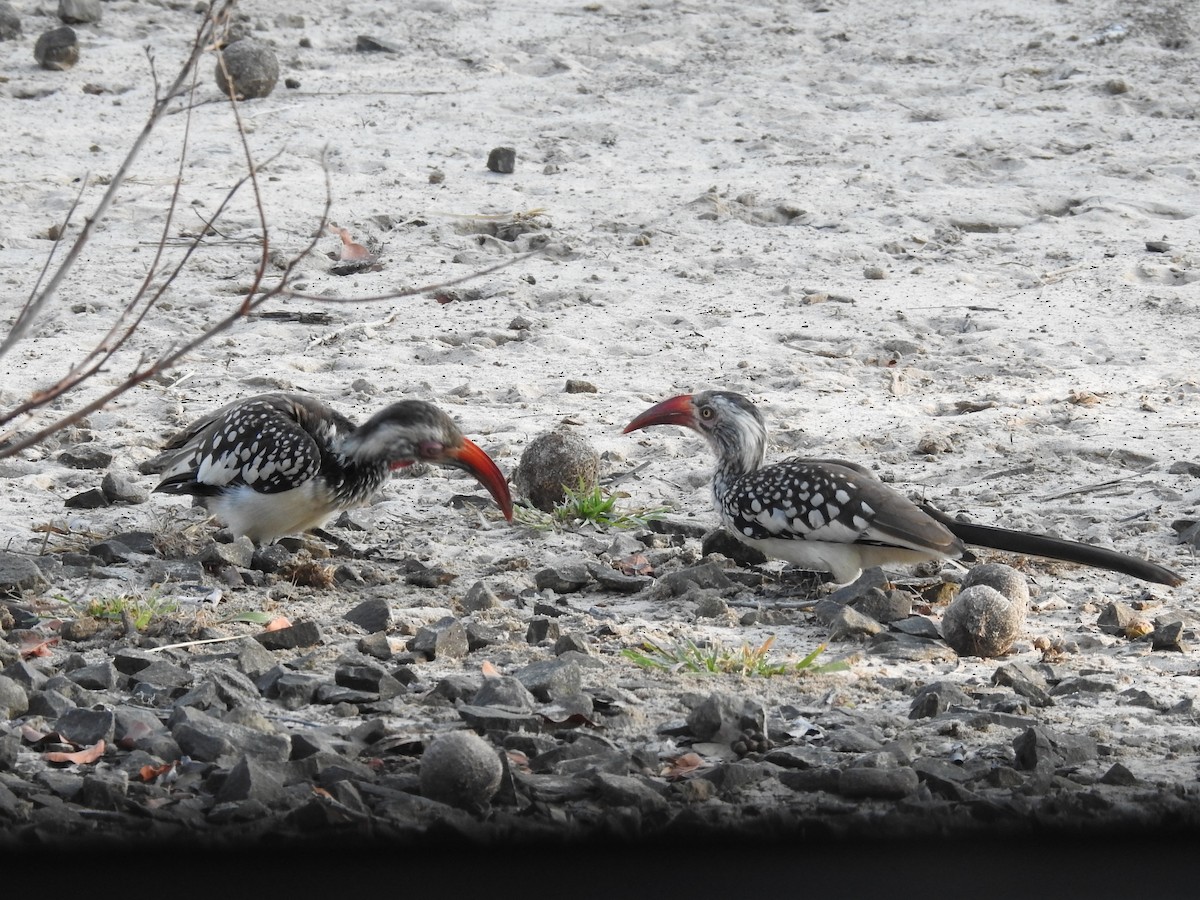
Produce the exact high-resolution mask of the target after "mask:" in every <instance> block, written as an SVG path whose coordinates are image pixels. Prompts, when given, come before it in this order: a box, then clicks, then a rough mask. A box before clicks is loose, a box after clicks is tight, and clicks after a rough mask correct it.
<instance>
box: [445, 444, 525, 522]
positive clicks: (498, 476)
mask: <svg viewBox="0 0 1200 900" xmlns="http://www.w3.org/2000/svg"><path fill="white" fill-rule="evenodd" d="M445 459H446V462H448V463H450V465H452V466H458V467H459V468H460V469H466V470H467V471H468V472H470V473H471V474H472V475H474V476H475V480H476V481H478V482H479V483H480V484H482V485H483V486H484V487H485V488H487V490H488V493H489V494H491V495H492V497H493V498H494V499H495V501H496V503H497V505H498V506H499V507H500V511H501V512H503V513H504V518H505V519H507V520H508V521H510V522H511V521H512V517H513V511H512V495H511V494H509V492H508V482H507V481H505V479H504V474H503V473H502V472H501V471H500V469H499V468H497V467H496V464H495V463H494V462H492V458H491V457H490V456H488V455H487V454H486V453H484V452H483V450H481V449H480V448H479V446H478V445H477V444H474V443H472V442H471V441H469V440H467V439H466V438H463V439H462V446H461V447H447V448H446V453H445Z"/></svg>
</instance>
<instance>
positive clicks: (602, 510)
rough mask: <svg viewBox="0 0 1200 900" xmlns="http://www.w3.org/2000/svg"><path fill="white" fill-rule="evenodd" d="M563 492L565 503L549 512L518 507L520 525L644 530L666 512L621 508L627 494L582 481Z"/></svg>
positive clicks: (658, 509)
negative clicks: (587, 525) (651, 521)
mask: <svg viewBox="0 0 1200 900" xmlns="http://www.w3.org/2000/svg"><path fill="white" fill-rule="evenodd" d="M563 492H564V497H563V499H562V501H561V502H560V503H558V504H557V505H555V507H554V509H553V511H551V512H549V513H544V512H542V511H540V510H536V509H530V508H528V507H518V509H517V510H515V511H514V514H515V516H516V518H517V519H518V520H519V521H520V522H522V523H523V524H525V525H530V526H532V527H534V528H578V527H580V526H582V525H586V524H591V525H593V526H595V527H597V528H601V529H603V528H642V527H645V525H646V523H648V522H649V521H650V520H652V519H659V518H662V516H663V514H664V513H666V512H667V508H666V507H663V506H659V507H634V508H631V509H622V508H621V506H620V503H619V501H620V500H623V499H625V498H627V497H628V496H629V495H628V494H626V493H624V492H623V491H609V490H605V489H604V488H602V487H600V486H599V485H593V486H592V487H588V486H587V485H586V484H585V483H584V481H583V479H582V478H581V479H580V480H579V484H578V486H577V487H575V488H569V487H567V486H566V485H563Z"/></svg>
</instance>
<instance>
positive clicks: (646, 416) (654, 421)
mask: <svg viewBox="0 0 1200 900" xmlns="http://www.w3.org/2000/svg"><path fill="white" fill-rule="evenodd" d="M650 425H682V426H683V427H684V428H695V427H696V407H695V406H694V405H693V404H692V395H691V394H680V395H679V396H678V397H672V398H671V399H670V400H664V401H662V403H657V404H655V405H654V406H652V407H650V408H649V409H648V410H646V411H645V412H644V413H642V414H641V415H640V416H638V417H637V418H636V419H634V420H633V421H632V422H630V423H629V424H628V425H626V426H625V430H624V431H622V432H621V433H622V434H629V432H631V431H637V430H638V429H639V428H646V427H648V426H650Z"/></svg>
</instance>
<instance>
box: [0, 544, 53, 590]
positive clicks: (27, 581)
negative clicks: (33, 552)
mask: <svg viewBox="0 0 1200 900" xmlns="http://www.w3.org/2000/svg"><path fill="white" fill-rule="evenodd" d="M44 580H45V579H44V576H43V575H42V570H41V569H39V568H38V567H37V565H36V564H35V563H34V562H33V561H32V560H31V559H29V557H27V556H21V555H20V554H17V553H8V552H5V551H0V596H4V597H18V596H20V594H21V592H22V591H27V590H30V589H31V588H34V587H37V586H38V585H39V584H42V583H43V582H44Z"/></svg>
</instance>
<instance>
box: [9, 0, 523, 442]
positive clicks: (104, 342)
mask: <svg viewBox="0 0 1200 900" xmlns="http://www.w3.org/2000/svg"><path fill="white" fill-rule="evenodd" d="M235 5H236V2H235V0H218V2H216V3H214V4H213V6H212V8H211V9H210V11H209V13H208V15H207V16H206V18H205V19H204V21H203V22H202V23H201V25H200V26H199V28H198V29H197V32H196V37H195V39H194V40H193V42H192V44H191V48H190V51H189V54H188V56H187V58H186V60H185V61H184V62H183V64H182V66H181V67H180V69H179V72H178V73H177V74H176V76H175V78H174V79H173V80H172V81H171V83H170V85H169V86H168V87H167V89H166V90H165V91H161V90H160V85H159V81H158V75H157V72H156V71H155V70H154V59H153V56H152V55H150V54H149V52H148V53H147V55H148V57H149V61H150V65H151V75H152V78H153V80H154V103H153V105H152V108H151V111H150V114H149V116H148V118H147V120H146V123H145V125H144V126H143V128H142V130H141V132H140V133H139V135H138V137H137V138H136V139H135V141H134V143H133V146H132V147H131V148H130V150H129V152H128V153H127V154H126V156H125V159H124V160H123V162H122V163H121V166H120V167H119V169H118V170H117V172H116V173H115V174H114V175H113V177H112V180H111V182H110V183H109V185H108V187H107V189H106V190H105V192H104V194H103V196H102V197H101V199H100V201H99V203H98V204H97V206H96V208H95V210H94V211H93V212H92V214H91V215H90V216H88V217H87V219H86V221H85V223H84V226H83V228H82V229H81V230H80V233H79V235H78V237H77V238H76V239H75V242H74V243H73V244H72V246H71V248H70V250H69V251H68V252H67V254H66V256H65V257H64V258H63V260H62V261H61V262H59V263H58V264H57V267H56V268H53V269H52V268H51V265H50V263H51V260H52V259H53V258H54V255H55V253H56V251H57V250H58V246H59V244H58V242H56V243H55V244H54V246H53V247H52V248H51V251H50V254H49V255H48V258H47V261H46V266H45V268H44V269H43V271H42V273H41V275H39V277H38V280H37V283H36V284H35V286H34V288H33V291H32V292H31V295H30V297H29V299H28V300H27V301H26V303H25V305H24V306H23V308H22V309H21V311H20V312H19V313H18V315H17V318H16V319H15V321H14V322H13V324H12V325H11V326H10V328H9V332H8V334H7V336H6V337H5V339H4V340H3V342H2V343H0V358H3V357H4V355H5V354H7V353H8V352H10V351H11V350H12V349H13V348H14V347H15V346H17V345H18V344H19V343H20V342H21V341H22V340H23V339H24V338H25V337H27V336H28V334H29V332H30V329H31V328H32V327H33V325H34V323H35V322H36V321H37V319H38V318H39V317H40V316H41V315H42V314H43V313H44V312H45V311H46V310H47V308H48V307H49V306H50V304H51V303H52V301H53V300H54V298H55V297H56V295H57V293H58V290H59V288H60V287H61V285H62V283H63V281H64V279H65V278H66V277H67V275H68V274H69V273H70V272H71V270H72V269H73V267H74V266H75V263H76V262H77V261H78V260H79V258H80V255H81V253H82V252H83V250H84V248H85V247H86V246H87V244H88V243H89V241H90V240H91V238H92V235H93V233H94V231H95V229H96V227H97V226H98V225H99V223H100V222H101V221H102V220H103V219H104V217H105V215H106V213H107V212H108V210H109V207H110V206H111V205H112V203H113V201H114V199H115V197H116V195H117V193H118V192H119V190H120V189H121V186H122V185H123V184H124V182H125V181H126V179H127V177H128V173H129V171H130V169H131V167H132V165H133V163H134V161H135V160H136V159H137V157H138V155H139V154H140V152H141V150H142V148H143V146H144V145H145V143H146V141H147V139H148V138H149V137H150V135H151V134H152V133H153V132H154V130H155V128H156V127H157V126H158V125H159V123H160V122H161V121H162V120H163V118H164V117H165V116H167V115H172V114H176V113H182V114H184V115H185V117H186V121H185V125H184V129H183V135H182V138H181V146H180V151H179V161H178V166H177V168H176V172H175V177H174V182H173V190H172V193H171V198H170V200H169V202H168V205H167V208H166V211H165V216H164V224H163V228H162V232H161V234H160V235H159V237H158V240H157V241H155V242H153V243H154V246H155V250H154V253H153V258H152V259H151V261H150V263H149V266H148V268H147V271H146V274H145V277H144V278H143V279H142V281H141V284H140V285H139V286H138V287H137V288H136V290H135V291H134V292H133V295H132V296H131V298H130V299H129V300H128V302H127V303H125V305H124V306H123V307H122V308H121V309H120V311H119V312H118V313H117V315H116V319H115V321H114V322H113V323H112V324H111V326H110V327H109V328H108V329H107V331H106V332H105V333H104V335H103V337H101V338H100V340H99V341H98V342H97V343H96V344H95V346H94V347H92V348H91V349H90V350H88V351H86V352H85V353H84V355H83V356H82V358H81V359H79V360H78V361H77V362H75V363H74V364H73V365H71V366H70V368H69V369H68V370H67V372H66V373H65V374H64V375H62V376H60V377H59V378H58V379H57V380H56V381H55V382H54V383H52V384H50V385H47V386H43V387H40V388H38V389H35V390H32V391H30V392H29V393H28V395H27V396H26V397H25V398H24V399H23V400H21V401H19V402H17V403H16V404H15V405H13V406H12V407H11V408H8V409H0V459H5V458H7V457H10V456H14V455H15V454H17V453H20V452H22V451H24V450H26V449H28V448H30V447H33V446H35V445H37V444H39V443H41V442H42V441H44V440H46V439H47V438H48V437H50V436H52V435H54V434H55V433H57V432H59V431H61V430H63V429H64V428H67V427H68V426H71V425H73V424H76V423H78V422H79V421H81V420H82V419H84V417H86V416H88V415H90V414H91V413H94V412H96V411H97V410H100V409H102V408H103V407H105V406H106V405H107V404H108V403H110V402H112V401H113V400H114V399H116V398H117V397H120V396H121V395H122V394H124V393H126V392H127V391H129V390H131V389H132V388H134V387H136V386H137V385H139V384H142V383H143V382H145V381H147V380H149V379H151V378H155V377H157V376H159V375H161V374H162V373H164V372H166V371H167V370H168V369H171V368H173V367H174V366H176V365H178V364H179V363H180V362H181V361H183V360H184V358H185V357H187V356H188V355H189V354H190V353H192V352H193V351H195V350H196V349H197V348H198V347H200V346H202V345H204V344H206V343H208V342H209V341H211V340H212V339H213V338H215V337H217V336H218V335H220V334H222V333H223V332H225V331H228V330H229V329H230V328H231V327H232V326H233V325H235V324H236V323H237V322H238V321H240V320H243V319H246V318H248V317H249V316H250V315H251V314H252V313H254V312H255V311H256V310H258V309H259V308H260V307H262V306H263V305H264V304H266V303H268V302H269V301H271V300H273V299H275V298H278V297H286V298H295V299H311V300H319V301H321V302H325V303H330V302H343V303H351V302H352V303H374V302H384V301H389V300H396V299H400V298H403V297H412V296H417V295H422V294H428V293H431V292H433V291H437V290H441V289H444V288H447V287H452V286H454V285H458V284H461V283H463V282H466V281H470V280H472V279H475V278H480V277H482V276H485V275H489V274H491V273H493V272H497V271H499V270H501V269H504V268H507V267H508V266H511V265H514V264H516V263H518V262H521V261H522V260H524V259H526V258H528V256H530V255H533V254H523V255H521V256H516V257H513V258H511V259H507V260H505V261H503V262H501V263H498V264H497V265H494V266H491V267H488V268H486V269H483V270H479V271H474V272H471V273H469V274H467V275H464V276H461V277H458V278H454V279H450V280H447V281H442V282H438V283H436V284H429V285H424V286H421V287H414V288H405V289H400V290H396V291H392V292H388V293H385V294H379V295H375V296H370V297H348V298H342V299H338V300H334V299H332V298H329V297H316V296H312V295H308V294H304V293H300V292H297V291H293V290H291V289H290V287H289V284H290V282H291V281H292V280H293V275H294V273H295V270H296V267H297V266H298V265H299V264H300V263H301V262H302V261H303V260H304V259H306V258H307V257H309V256H310V255H311V254H312V253H313V252H314V250H315V249H316V246H317V242H318V241H319V240H320V238H321V236H322V235H323V234H324V233H325V231H326V227H327V225H328V223H329V213H330V209H331V207H332V196H333V191H332V186H331V184H330V180H329V168H328V166H327V165H326V164H325V163H324V161H322V167H323V169H324V172H325V202H324V208H323V209H322V211H321V216H320V221H319V222H318V223H317V224H316V226H315V227H314V228H313V230H312V235H311V237H310V239H309V240H308V242H307V243H306V244H305V245H304V246H303V247H302V248H301V249H300V250H299V251H297V252H296V253H294V254H293V255H292V256H291V257H290V258H289V259H288V260H287V261H286V262H285V263H284V264H283V267H282V268H283V273H282V276H281V277H280V278H279V281H278V282H277V283H276V284H274V285H273V286H271V287H269V288H267V289H263V280H264V277H265V275H266V272H267V267H268V264H269V258H270V247H271V243H270V226H269V220H268V216H267V211H266V208H265V206H264V202H263V195H262V191H261V188H260V185H259V181H258V178H259V173H260V172H261V171H262V170H263V169H264V168H265V167H266V166H267V165H269V164H270V162H271V161H272V160H271V159H268V160H267V161H266V162H263V163H258V162H257V161H256V160H255V158H254V154H253V151H252V149H251V147H250V143H249V140H248V139H247V133H246V128H245V126H244V122H243V118H242V112H241V109H240V105H239V103H238V101H237V98H236V97H229V98H227V100H228V103H229V107H230V110H231V112H232V115H233V117H234V121H235V124H236V128H237V134H238V139H239V141H240V143H241V151H242V155H243V158H244V163H245V174H244V175H243V176H242V177H241V178H239V179H238V180H237V181H236V182H235V183H234V184H233V186H232V187H230V188H229V189H228V191H227V192H226V194H225V196H224V198H223V200H222V201H221V203H220V204H219V206H218V207H217V210H216V212H214V213H213V214H212V215H211V216H209V217H208V218H207V219H205V220H204V221H203V227H202V228H201V229H199V231H198V232H197V233H196V234H195V235H193V236H191V237H189V238H188V239H187V241H186V243H185V244H184V248H185V249H184V250H183V253H182V254H181V255H180V257H179V258H178V259H177V260H176V261H174V262H173V263H171V264H169V265H164V256H165V253H166V248H167V247H168V246H170V245H172V244H174V243H176V239H174V238H172V236H171V234H170V229H171V225H172V223H173V222H174V221H175V217H176V212H177V209H178V204H179V198H180V194H181V190H182V186H183V176H184V171H185V165H186V161H187V158H188V142H189V137H190V131H191V121H192V119H191V116H192V113H193V110H194V109H195V108H196V107H197V106H199V105H200V104H199V103H197V102H196V89H197V84H198V64H199V61H200V59H201V58H202V57H203V56H204V54H205V53H207V52H209V51H210V50H213V49H216V48H217V47H218V46H220V44H221V42H222V40H223V38H224V36H225V34H226V32H227V28H228V24H229V22H230V20H231V18H232V14H233V9H234V7H235ZM219 65H222V66H223V65H224V60H223V59H222V60H220V62H219ZM178 98H184V102H183V103H182V104H181V105H180V104H174V101H176V100H177V99H178ZM247 186H249V189H250V191H251V193H252V196H253V200H254V207H255V214H256V218H257V220H258V225H259V229H260V231H261V234H260V235H259V237H258V238H257V239H256V241H255V243H256V244H257V246H258V247H259V254H258V260H257V264H256V266H255V270H254V273H253V276H252V278H251V281H250V286H249V288H248V289H247V291H246V292H245V297H244V299H243V300H241V301H240V302H239V303H238V304H237V306H236V307H234V308H233V309H232V310H231V311H230V312H229V313H228V314H226V315H225V316H223V317H222V318H220V319H218V320H217V321H216V322H215V323H212V324H209V325H207V326H206V327H205V329H204V330H203V331H202V332H200V333H198V334H196V335H195V336H194V337H192V338H190V339H187V340H183V341H181V342H179V343H177V344H174V345H172V346H169V347H167V348H166V349H165V350H163V351H162V352H160V353H157V355H153V356H152V358H149V359H148V358H147V357H146V356H145V355H143V356H142V357H141V358H139V359H138V360H137V363H136V364H135V365H134V366H133V368H132V371H131V372H130V373H129V374H128V375H126V376H125V377H124V378H123V379H122V380H121V381H120V382H118V383H117V384H116V385H115V386H113V387H111V388H109V389H108V390H106V391H104V392H102V393H100V394H99V395H97V396H93V397H91V398H90V399H86V400H82V401H80V402H79V403H78V405H76V406H75V407H74V408H73V409H71V410H70V411H68V412H66V413H64V414H62V415H60V416H58V417H57V418H55V419H53V420H52V421H50V422H49V423H47V424H45V425H42V426H41V427H38V428H36V429H35V430H32V431H30V432H28V433H19V430H18V429H19V428H20V426H23V425H25V424H27V423H28V422H29V421H30V420H31V419H32V418H33V417H34V415H35V414H36V413H37V412H39V411H43V410H45V408H46V407H47V406H48V405H49V404H51V403H52V402H54V401H57V400H60V399H62V398H64V397H67V396H74V395H76V394H78V393H79V392H80V391H81V389H82V388H84V387H85V386H87V385H88V383H89V382H90V381H91V380H92V379H93V378H95V376H96V375H98V374H99V373H100V372H102V371H105V370H106V368H109V367H111V364H112V363H113V362H114V358H115V356H116V354H117V353H118V352H119V351H121V350H122V349H126V348H127V347H128V345H129V342H130V340H131V339H132V338H133V337H134V336H135V334H137V332H138V329H139V328H140V327H141V326H142V324H143V323H144V322H145V320H146V317H147V315H148V314H149V313H150V312H151V311H152V310H154V309H155V308H156V307H157V306H158V305H159V304H160V301H161V300H162V299H163V298H164V297H165V296H166V295H167V293H168V292H169V291H170V289H171V287H172V285H173V284H174V283H175V281H176V280H177V279H178V278H179V276H180V275H181V274H182V273H183V272H184V270H185V269H186V268H187V266H188V264H189V262H190V260H191V259H192V256H193V255H194V254H195V252H196V251H197V249H199V247H200V246H201V245H202V244H203V243H204V240H205V236H206V234H208V233H211V232H213V231H214V230H215V228H216V223H217V221H218V220H219V219H220V218H221V216H222V215H223V214H224V213H225V211H226V210H227V209H228V208H229V205H230V204H231V202H232V201H233V200H234V198H235V197H236V196H237V195H238V194H239V193H240V192H241V191H242V190H243V189H244V188H246V187H247ZM79 199H80V198H79V197H76V200H75V204H73V205H72V207H71V210H70V212H69V213H68V216H67V220H66V222H64V223H63V226H62V228H61V229H60V233H61V232H63V231H65V230H66V225H67V224H68V223H69V222H70V219H71V216H72V214H73V213H74V212H75V209H76V208H77V206H78V204H79ZM535 252H536V251H535ZM47 273H51V274H50V275H49V279H48V280H47V279H46V275H47ZM43 281H44V282H45V285H44V286H43Z"/></svg>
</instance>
